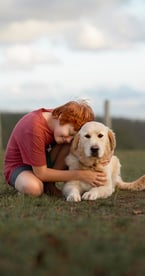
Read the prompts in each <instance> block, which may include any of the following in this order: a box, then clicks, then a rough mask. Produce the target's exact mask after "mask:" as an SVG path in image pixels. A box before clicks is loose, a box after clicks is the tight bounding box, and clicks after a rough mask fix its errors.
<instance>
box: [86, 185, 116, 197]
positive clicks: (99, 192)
mask: <svg viewBox="0 0 145 276" xmlns="http://www.w3.org/2000/svg"><path fill="white" fill-rule="evenodd" d="M113 192H114V188H113V187H112V185H107V186H101V187H95V188H92V189H91V190H90V191H88V192H85V193H84V194H83V196H82V199H83V200H96V199H98V198H107V197H109V196H111V195H112V193H113Z"/></svg>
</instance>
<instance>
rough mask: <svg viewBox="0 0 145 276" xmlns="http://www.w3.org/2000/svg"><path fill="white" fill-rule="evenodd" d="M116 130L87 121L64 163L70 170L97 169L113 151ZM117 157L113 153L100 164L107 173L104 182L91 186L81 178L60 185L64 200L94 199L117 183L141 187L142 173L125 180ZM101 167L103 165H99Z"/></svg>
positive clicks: (123, 186)
mask: <svg viewBox="0 0 145 276" xmlns="http://www.w3.org/2000/svg"><path fill="white" fill-rule="evenodd" d="M115 147H116V139H115V134H114V133H113V131H112V130H111V129H109V128H108V127H107V126H105V125H104V124H102V123H98V122H95V121H92V122H88V123H86V124H85V125H83V127H82V128H81V129H80V131H79V132H78V133H77V134H76V136H75V137H74V140H73V142H72V145H71V149H70V153H69V155H68V156H67V158H66V164H67V165H68V167H69V169H70V170H74V169H78V170H86V169H87V170H88V169H89V170H94V171H95V170H96V171H97V170H98V169H99V166H100V164H101V162H102V161H103V160H106V159H107V158H108V156H109V154H111V152H114V149H115ZM120 167H121V165H120V161H119V159H118V158H117V157H116V156H115V155H113V156H112V158H111V160H110V162H109V163H108V164H107V165H105V166H103V170H104V171H105V172H106V174H107V179H108V181H107V183H106V184H105V185H104V186H99V187H93V186H91V185H90V184H88V183H85V182H81V181H69V182H66V183H65V184H64V186H63V189H62V193H63V195H64V196H65V198H66V200H67V201H81V200H82V199H83V200H96V199H97V198H107V197H108V196H111V195H112V193H113V192H114V191H115V188H116V187H118V188H120V189H123V190H134V191H135V190H136V191H137V190H144V189H145V175H144V176H142V177H140V178H139V179H137V180H136V181H133V182H124V181H123V180H122V178H121V173H120ZM101 168H102V166H101Z"/></svg>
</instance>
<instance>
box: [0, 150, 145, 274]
mask: <svg viewBox="0 0 145 276" xmlns="http://www.w3.org/2000/svg"><path fill="white" fill-rule="evenodd" d="M117 155H118V157H120V160H121V163H122V175H123V178H124V179H125V180H133V179H135V178H137V177H139V176H141V175H142V174H145V166H144V164H145V151H121V152H117ZM2 166H3V154H1V156H0V275H2V276H3V275H21V276H23V275H28V276H29V275H31V276H33V275H36V276H37V275H42V276H43V275H48V276H49V275H50V276H51V275H53V276H57V275H58V276H59V275H60V276H63V275H69V276H74V275H75V276H81V275H83V276H86V275H87V276H93V275H94V276H96V275H98V276H118V275H121V276H134V275H135V276H136V275H137V276H141V275H143V276H144V275H145V238H144V237H145V191H142V192H128V191H118V190H117V191H116V192H115V193H114V194H113V195H112V196H111V197H110V198H108V199H105V200H97V201H93V202H84V201H82V202H80V203H68V202H66V201H65V200H64V199H63V198H62V199H58V198H55V197H49V196H47V195H43V196H42V197H39V198H33V197H31V196H23V195H18V194H17V193H16V192H15V191H14V190H13V189H12V188H10V187H9V186H8V185H7V184H6V183H5V181H4V178H3V173H2Z"/></svg>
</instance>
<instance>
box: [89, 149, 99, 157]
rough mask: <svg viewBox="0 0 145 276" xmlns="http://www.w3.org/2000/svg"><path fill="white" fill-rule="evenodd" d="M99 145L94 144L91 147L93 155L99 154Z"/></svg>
mask: <svg viewBox="0 0 145 276" xmlns="http://www.w3.org/2000/svg"><path fill="white" fill-rule="evenodd" d="M98 151H99V147H98V146H92V147H91V155H92V156H95V157H97V156H98Z"/></svg>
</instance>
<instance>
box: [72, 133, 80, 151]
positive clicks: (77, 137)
mask: <svg viewBox="0 0 145 276" xmlns="http://www.w3.org/2000/svg"><path fill="white" fill-rule="evenodd" d="M79 139H80V135H79V133H77V134H76V135H75V137H74V139H73V141H72V145H71V152H72V153H73V152H75V151H76V150H77V148H78V144H79Z"/></svg>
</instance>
